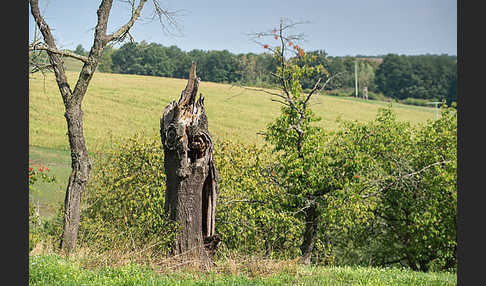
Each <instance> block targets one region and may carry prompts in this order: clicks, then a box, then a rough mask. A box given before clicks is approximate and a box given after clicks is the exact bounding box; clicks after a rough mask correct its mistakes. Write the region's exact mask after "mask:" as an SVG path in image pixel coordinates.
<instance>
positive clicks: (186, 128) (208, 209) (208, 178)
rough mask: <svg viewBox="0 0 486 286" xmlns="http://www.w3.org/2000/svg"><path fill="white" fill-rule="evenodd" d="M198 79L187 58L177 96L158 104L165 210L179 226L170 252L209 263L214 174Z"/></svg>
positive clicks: (216, 239) (215, 188) (212, 240)
mask: <svg viewBox="0 0 486 286" xmlns="http://www.w3.org/2000/svg"><path fill="white" fill-rule="evenodd" d="M199 82H200V79H199V78H198V77H197V76H196V64H195V63H194V62H193V63H192V67H191V71H190V74H189V80H188V83H187V86H186V88H185V89H184V90H183V91H182V94H181V97H180V99H179V101H178V102H176V101H172V102H171V103H169V104H168V105H167V106H166V107H165V109H164V114H163V116H162V118H161V119H160V137H161V141H162V145H163V146H164V155H165V156H164V167H165V171H166V176H167V179H166V180H167V181H166V186H167V189H166V197H165V210H166V212H167V213H168V214H169V217H170V219H171V220H174V221H176V222H178V223H179V227H180V229H179V233H178V235H177V238H176V240H175V242H174V244H173V249H172V252H173V254H174V255H178V256H179V257H181V258H182V259H183V260H186V261H188V260H195V261H199V262H203V264H204V265H209V263H210V262H211V260H212V256H213V255H214V251H215V250H216V248H217V246H218V245H219V242H220V240H219V237H218V236H217V235H216V234H215V225H214V224H215V212H216V199H217V194H218V178H219V174H218V170H217V169H216V166H215V165H214V160H213V142H212V139H211V136H210V134H209V132H208V119H207V116H206V113H205V110H204V98H203V96H202V94H200V95H199V99H198V100H197V101H196V96H197V91H198V86H199Z"/></svg>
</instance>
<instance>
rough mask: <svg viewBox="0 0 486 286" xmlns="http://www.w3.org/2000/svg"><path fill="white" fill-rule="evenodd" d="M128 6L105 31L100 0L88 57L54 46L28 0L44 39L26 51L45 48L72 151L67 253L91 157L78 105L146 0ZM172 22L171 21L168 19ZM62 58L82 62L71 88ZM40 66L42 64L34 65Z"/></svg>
mask: <svg viewBox="0 0 486 286" xmlns="http://www.w3.org/2000/svg"><path fill="white" fill-rule="evenodd" d="M127 2H128V3H129V4H130V5H131V17H130V19H129V20H128V22H127V23H126V24H124V25H123V26H121V27H119V28H118V29H117V30H116V31H115V32H113V33H111V34H107V24H108V19H109V16H110V11H111V8H112V4H113V0H102V1H101V4H100V6H99V8H98V10H97V16H98V17H97V24H96V27H95V32H94V40H93V45H92V47H91V49H90V51H89V54H88V55H87V56H82V55H77V54H75V53H73V52H70V51H61V50H59V49H58V48H57V46H56V43H55V41H54V37H53V35H52V32H51V28H50V27H49V26H48V25H47V23H46V21H45V20H44V18H43V16H42V15H41V12H40V10H39V3H38V0H29V4H30V9H31V13H32V16H33V17H34V20H35V22H36V24H37V27H38V28H39V30H40V33H41V34H42V37H43V39H44V41H43V42H41V41H37V39H35V41H34V42H33V43H31V44H30V45H29V51H31V52H35V51H46V52H47V55H48V58H49V64H48V65H44V66H43V67H48V68H50V69H52V70H53V71H54V75H55V78H56V82H57V85H58V87H59V91H60V93H61V97H62V100H63V102H64V107H65V113H64V117H65V118H66V122H67V129H68V138H69V147H70V150H71V168H72V171H71V175H70V176H69V180H68V184H67V188H66V197H65V200H64V233H63V237H62V239H61V245H60V247H61V248H62V249H63V250H64V251H65V252H66V253H67V254H68V255H69V254H70V253H71V252H72V251H73V249H74V248H75V247H76V240H77V235H78V227H79V219H80V202H81V194H82V192H83V190H84V188H85V186H86V183H87V182H88V179H89V174H90V170H91V166H92V163H91V159H90V157H89V155H88V150H87V148H86V143H85V138H84V132H83V110H82V109H81V105H82V102H83V98H84V96H85V94H86V91H87V89H88V85H89V83H90V81H91V78H92V77H93V74H94V72H95V70H96V67H97V66H98V63H99V61H100V58H101V56H102V54H103V49H104V48H105V46H106V45H107V44H108V43H110V42H115V41H123V39H125V37H126V36H127V35H129V31H130V29H131V28H132V26H133V25H134V23H135V22H136V21H137V19H138V18H139V17H140V13H141V11H142V8H143V7H144V5H145V3H146V2H147V0H140V1H139V2H138V4H137V5H135V2H136V1H134V0H129V1H127ZM153 2H154V5H155V8H156V11H155V15H157V16H158V18H159V20H161V23H162V19H163V18H164V17H166V18H167V19H168V20H169V24H170V23H172V22H173V21H174V18H173V14H172V13H171V12H168V11H165V10H164V9H162V8H161V7H160V5H159V4H158V2H157V1H156V0H153ZM171 21H172V22H171ZM63 57H71V58H74V59H77V60H79V61H81V62H83V67H82V69H81V72H80V73H79V77H78V80H77V82H76V85H75V86H74V89H72V88H71V86H70V85H69V83H68V79H67V76H66V69H65V67H64V63H63ZM35 68H36V69H41V68H42V67H41V66H37V67H35Z"/></svg>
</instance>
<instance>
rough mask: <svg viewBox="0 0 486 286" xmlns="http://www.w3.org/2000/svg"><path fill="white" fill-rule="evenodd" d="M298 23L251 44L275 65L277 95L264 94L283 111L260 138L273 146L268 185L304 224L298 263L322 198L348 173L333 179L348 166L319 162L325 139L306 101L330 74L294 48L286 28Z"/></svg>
mask: <svg viewBox="0 0 486 286" xmlns="http://www.w3.org/2000/svg"><path fill="white" fill-rule="evenodd" d="M297 24H298V23H290V24H289V23H287V22H286V21H284V20H282V21H281V22H280V26H279V28H275V29H274V30H273V31H270V32H266V33H258V34H256V35H255V41H256V42H257V43H260V44H261V45H262V46H263V47H264V48H265V49H268V50H270V51H272V52H273V56H274V59H275V61H276V62H277V70H276V73H274V74H273V75H274V77H275V80H276V82H277V83H278V84H279V87H280V91H281V92H280V93H275V92H269V91H265V92H267V93H269V94H272V95H274V96H275V97H276V99H273V100H274V101H277V102H279V103H281V104H282V108H281V114H280V116H279V117H278V118H277V119H276V120H275V121H274V122H272V123H271V124H269V125H268V127H267V130H266V132H265V140H266V141H267V142H269V143H270V144H271V145H272V146H273V153H274V154H275V164H274V167H273V172H275V176H274V178H273V181H274V182H275V183H276V184H277V185H278V186H279V187H281V188H283V189H284V190H285V192H286V193H287V196H288V200H287V201H286V202H285V205H286V208H288V209H289V210H292V211H293V213H294V214H295V216H296V217H299V218H301V219H302V220H303V223H304V225H305V227H304V229H303V233H302V243H301V245H300V251H301V255H302V261H303V262H304V263H310V261H311V256H312V252H313V250H314V245H315V242H316V238H317V233H318V225H319V222H320V219H321V214H322V213H323V210H325V208H326V196H327V195H328V194H330V193H332V192H334V191H335V190H337V189H339V188H342V187H343V185H344V183H343V182H344V181H345V180H346V179H347V178H348V177H347V176H349V175H350V176H352V172H349V173H346V172H345V173H344V174H343V175H342V176H338V177H333V176H328V175H327V174H329V173H330V172H332V173H334V172H336V170H338V169H339V168H341V167H342V168H347V166H344V165H342V164H341V163H343V164H344V161H340V163H339V166H338V167H335V166H334V165H333V164H335V161H333V160H330V161H327V160H323V157H324V154H325V147H324V142H325V140H323V139H325V138H326V135H325V133H324V131H323V130H322V129H320V128H318V127H316V126H314V125H313V123H314V122H316V121H318V120H319V118H317V117H316V116H315V115H314V113H313V112H312V110H311V109H310V104H311V101H310V100H311V97H312V95H313V94H314V93H315V92H316V91H317V90H320V89H322V88H324V87H325V85H326V84H327V83H328V82H329V81H330V80H331V79H332V78H333V76H330V75H329V73H328V72H327V70H326V69H325V68H324V67H323V65H322V64H318V65H311V64H310V63H311V62H312V60H314V59H315V57H313V56H312V55H310V54H307V53H305V52H304V50H303V49H302V48H301V47H300V46H299V45H298V42H299V41H300V40H301V36H299V35H290V34H288V29H290V28H293V27H294V26H295V25H297ZM264 37H266V38H268V37H272V38H274V39H275V40H277V41H278V43H279V44H278V45H277V46H276V47H272V46H270V45H269V44H267V43H261V42H260V41H261V40H260V39H261V38H264ZM316 75H317V76H318V78H317V80H316V82H315V83H314V84H313V85H312V86H313V87H312V89H311V90H310V92H308V93H305V92H304V91H303V86H302V82H303V81H304V80H305V79H308V78H310V77H314V76H316ZM324 80H325V81H324ZM323 174H326V175H323Z"/></svg>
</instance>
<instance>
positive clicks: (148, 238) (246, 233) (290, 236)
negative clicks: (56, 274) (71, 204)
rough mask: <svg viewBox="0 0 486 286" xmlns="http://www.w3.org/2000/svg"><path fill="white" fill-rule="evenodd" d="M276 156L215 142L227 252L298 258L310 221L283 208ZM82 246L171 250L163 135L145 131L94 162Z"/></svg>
mask: <svg viewBox="0 0 486 286" xmlns="http://www.w3.org/2000/svg"><path fill="white" fill-rule="evenodd" d="M270 156H271V153H270V152H268V151H267V149H266V148H265V147H257V146H255V145H243V144H238V143H232V142H229V141H224V142H219V141H218V142H215V148H214V158H215V161H216V167H217V168H218V170H219V172H220V179H219V183H218V186H219V195H218V202H217V209H216V233H218V234H219V235H220V236H221V239H222V242H223V244H222V246H221V248H220V250H221V251H222V252H223V254H224V252H225V250H230V251H236V252H238V253H241V254H257V255H267V256H270V257H290V256H295V255H297V253H298V245H299V243H300V242H299V239H298V237H299V234H300V233H301V232H302V224H301V223H300V221H299V220H298V219H296V218H295V217H294V216H293V215H292V214H291V213H288V212H286V211H285V210H284V209H283V208H282V204H281V202H282V201H284V200H286V198H285V196H284V193H283V192H282V190H281V189H280V188H278V187H277V186H276V185H274V184H272V183H271V182H270V181H269V180H268V178H269V174H268V172H269V171H268V170H269V169H270V168H269V166H270V164H271V162H272V160H271V157H270ZM93 161H94V162H95V164H94V168H93V171H92V174H91V179H90V183H89V184H88V187H87V190H86V193H85V198H84V200H83V210H82V214H81V223H80V230H79V241H80V243H81V244H84V245H87V246H94V247H96V248H98V249H100V250H110V249H119V250H124V251H131V250H133V249H134V248H140V247H142V246H144V245H145V246H146V245H147V244H151V245H152V244H157V249H158V251H159V252H161V253H164V252H166V251H167V250H168V249H169V247H170V245H171V242H172V241H173V240H174V238H175V234H176V226H175V225H174V224H173V223H170V222H169V220H168V216H167V215H166V214H165V211H164V202H165V171H164V153H163V149H162V146H161V143H160V139H159V138H158V136H154V137H151V138H143V137H142V135H141V134H137V135H135V136H133V137H130V138H128V139H127V140H125V142H124V143H123V145H122V146H121V147H115V148H114V150H112V151H108V152H107V153H106V154H99V155H96V156H95V157H94V160H93Z"/></svg>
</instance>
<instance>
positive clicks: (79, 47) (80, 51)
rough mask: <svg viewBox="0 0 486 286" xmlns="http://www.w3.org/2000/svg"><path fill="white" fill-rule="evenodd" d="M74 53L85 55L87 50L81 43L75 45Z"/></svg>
mask: <svg viewBox="0 0 486 286" xmlns="http://www.w3.org/2000/svg"><path fill="white" fill-rule="evenodd" d="M73 52H74V53H75V54H78V55H80V56H87V55H88V52H87V51H86V50H85V49H84V48H83V45H81V44H79V45H77V46H76V49H75V50H74V51H73Z"/></svg>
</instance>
